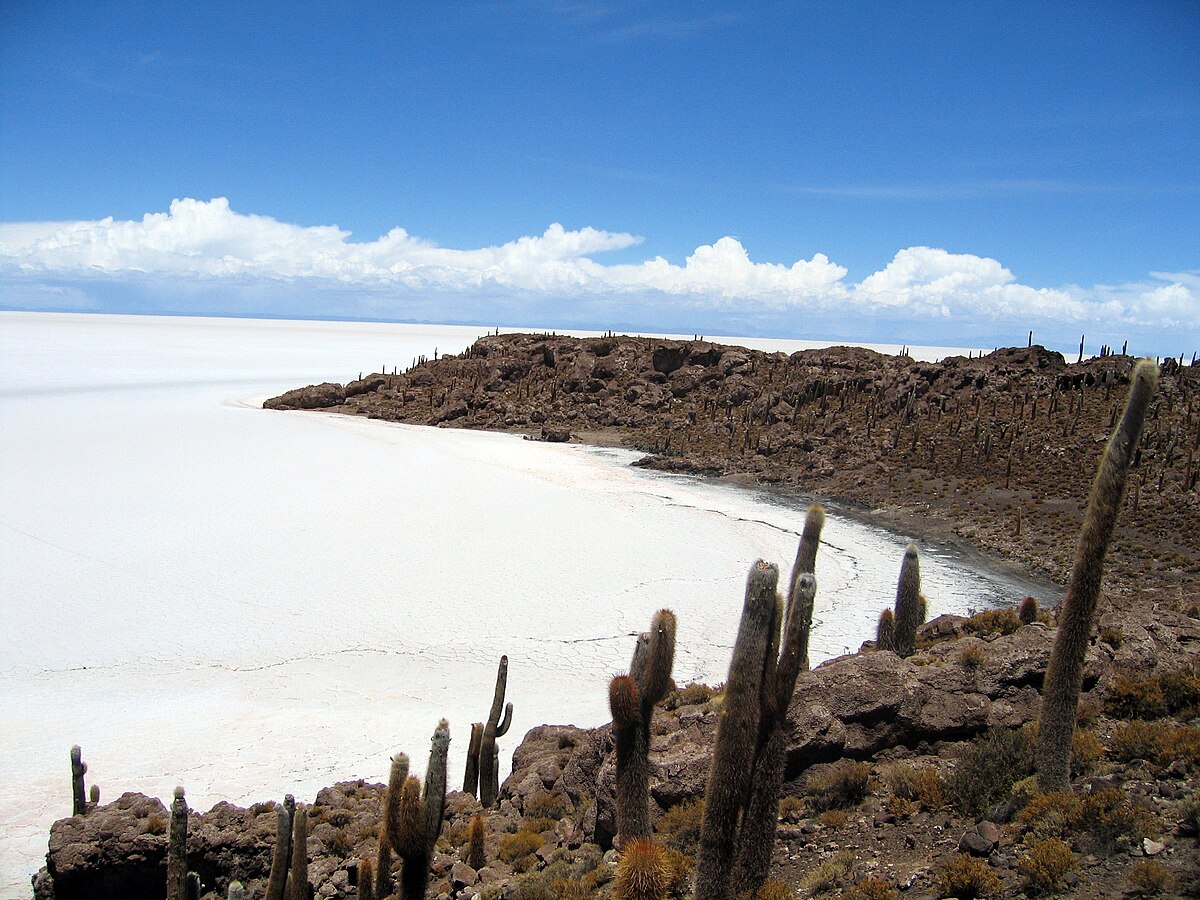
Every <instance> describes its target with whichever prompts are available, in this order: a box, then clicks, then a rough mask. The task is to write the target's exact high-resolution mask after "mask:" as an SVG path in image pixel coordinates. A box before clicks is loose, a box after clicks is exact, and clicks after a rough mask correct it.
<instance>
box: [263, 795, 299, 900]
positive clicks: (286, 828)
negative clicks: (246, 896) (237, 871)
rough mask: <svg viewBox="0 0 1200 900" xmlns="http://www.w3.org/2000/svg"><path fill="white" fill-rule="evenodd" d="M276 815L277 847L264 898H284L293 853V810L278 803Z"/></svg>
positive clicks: (275, 899) (269, 899)
mask: <svg viewBox="0 0 1200 900" xmlns="http://www.w3.org/2000/svg"><path fill="white" fill-rule="evenodd" d="M288 796H289V797H290V796H291V794H288ZM294 804H295V801H293V805H294ZM275 815H276V819H275V849H274V850H272V851H271V874H270V875H269V876H268V877H267V889H266V892H265V893H264V894H263V900H283V889H284V888H285V887H286V886H287V872H288V863H289V862H290V861H291V855H292V814H291V811H290V810H289V809H288V807H287V805H285V804H283V803H276V804H275Z"/></svg>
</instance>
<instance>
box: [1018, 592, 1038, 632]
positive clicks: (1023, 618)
mask: <svg viewBox="0 0 1200 900" xmlns="http://www.w3.org/2000/svg"><path fill="white" fill-rule="evenodd" d="M1017 618H1018V619H1019V620H1020V622H1021V624H1022V625H1032V624H1033V623H1034V622H1036V621H1037V618H1038V602H1037V598H1036V597H1026V598H1025V599H1024V600H1022V601H1021V605H1020V606H1019V607H1017Z"/></svg>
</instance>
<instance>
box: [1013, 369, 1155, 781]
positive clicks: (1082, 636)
mask: <svg viewBox="0 0 1200 900" xmlns="http://www.w3.org/2000/svg"><path fill="white" fill-rule="evenodd" d="M1157 382H1158V366H1156V365H1155V364H1154V363H1152V362H1151V361H1150V360H1142V361H1140V362H1139V363H1138V364H1137V365H1136V366H1135V367H1134V369H1133V376H1132V383H1131V384H1130V387H1129V399H1128V400H1127V401H1126V403H1125V412H1124V413H1123V414H1122V416H1121V421H1120V422H1119V423H1118V424H1117V427H1116V430H1114V431H1113V434H1112V437H1111V438H1110V439H1109V441H1108V446H1107V447H1105V449H1104V456H1103V458H1102V459H1101V461H1100V468H1099V470H1098V471H1097V473H1096V480H1095V481H1094V482H1093V483H1092V493H1091V496H1090V497H1089V499H1088V507H1087V513H1086V514H1085V515H1084V519H1083V526H1082V527H1081V529H1080V532H1079V544H1078V547H1077V548H1076V550H1075V564H1074V566H1073V567H1072V569H1071V580H1070V582H1069V583H1068V585H1067V596H1066V599H1064V600H1063V602H1062V605H1061V606H1060V607H1059V611H1058V631H1057V633H1056V634H1055V636H1054V647H1053V649H1052V650H1051V651H1050V660H1049V662H1048V663H1047V665H1046V678H1045V682H1044V683H1043V686H1042V708H1041V712H1040V713H1039V715H1038V732H1037V744H1036V745H1035V749H1034V763H1035V766H1036V768H1037V777H1038V787H1039V788H1041V790H1042V791H1045V792H1049V791H1065V790H1067V789H1069V787H1070V785H1071V769H1070V766H1071V739H1072V737H1073V736H1074V732H1075V715H1076V712H1077V708H1078V705H1079V689H1080V688H1081V687H1082V685H1083V661H1084V656H1085V655H1086V653H1087V648H1088V643H1089V642H1090V639H1091V634H1092V629H1093V628H1094V627H1095V615H1096V604H1097V601H1098V600H1099V597H1100V583H1101V579H1102V577H1103V574H1104V557H1105V554H1106V553H1107V552H1108V544H1109V541H1110V540H1111V539H1112V533H1113V528H1114V527H1115V525H1116V521H1117V513H1118V511H1119V510H1120V507H1121V500H1122V498H1123V497H1124V495H1125V480H1126V476H1127V475H1128V473H1129V467H1130V460H1131V459H1132V457H1133V454H1134V451H1135V449H1136V448H1137V443H1138V439H1139V438H1140V437H1141V434H1142V425H1143V424H1144V422H1145V419H1146V410H1147V408H1148V407H1149V405H1150V398H1151V397H1152V396H1153V394H1154V388H1155V385H1156V384H1157Z"/></svg>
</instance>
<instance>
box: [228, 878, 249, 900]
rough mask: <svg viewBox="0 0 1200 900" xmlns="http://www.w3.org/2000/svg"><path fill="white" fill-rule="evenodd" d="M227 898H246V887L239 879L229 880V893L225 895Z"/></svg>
mask: <svg viewBox="0 0 1200 900" xmlns="http://www.w3.org/2000/svg"><path fill="white" fill-rule="evenodd" d="M226 897H227V898H228V900H246V889H245V888H244V887H243V886H242V883H241V882H240V881H231V882H229V893H228V894H227V895H226Z"/></svg>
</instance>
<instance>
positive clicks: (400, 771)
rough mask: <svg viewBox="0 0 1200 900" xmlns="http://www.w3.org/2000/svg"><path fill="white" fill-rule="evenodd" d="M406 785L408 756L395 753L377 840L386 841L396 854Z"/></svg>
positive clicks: (398, 849)
mask: <svg viewBox="0 0 1200 900" xmlns="http://www.w3.org/2000/svg"><path fill="white" fill-rule="evenodd" d="M407 783H408V755H407V754H405V753H397V754H396V755H395V756H393V757H392V769H391V773H390V774H389V775H388V786H387V793H386V794H385V795H384V798H383V828H382V829H380V836H379V840H380V841H384V840H386V841H387V842H388V844H389V845H390V846H391V847H392V849H394V850H395V851H396V852H397V853H399V852H400V848H399V847H398V846H396V837H395V835H396V834H398V833H399V832H400V830H401V827H402V823H401V821H400V819H401V815H402V810H401V807H400V800H401V796H402V794H403V793H404V786H405V785H406V784H407Z"/></svg>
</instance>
